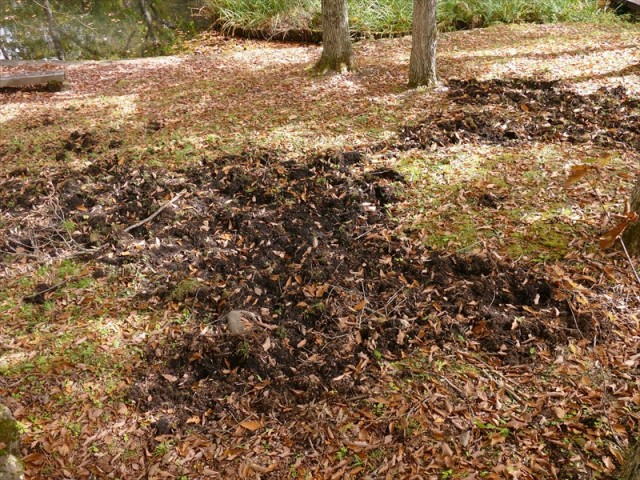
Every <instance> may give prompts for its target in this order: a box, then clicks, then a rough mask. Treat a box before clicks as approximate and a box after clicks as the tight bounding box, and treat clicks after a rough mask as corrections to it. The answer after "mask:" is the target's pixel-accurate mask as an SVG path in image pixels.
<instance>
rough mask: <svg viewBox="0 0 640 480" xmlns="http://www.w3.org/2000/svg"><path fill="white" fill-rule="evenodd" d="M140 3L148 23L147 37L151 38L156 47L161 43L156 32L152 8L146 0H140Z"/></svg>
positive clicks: (145, 20) (145, 21)
mask: <svg viewBox="0 0 640 480" xmlns="http://www.w3.org/2000/svg"><path fill="white" fill-rule="evenodd" d="M138 3H139V4H140V10H141V11H142V16H143V17H144V23H145V24H146V25H147V38H150V39H151V42H152V43H153V46H154V47H157V46H158V45H159V44H160V41H159V40H158V35H157V34H156V23H155V21H154V19H153V15H151V10H150V9H149V7H148V6H147V2H146V0H138Z"/></svg>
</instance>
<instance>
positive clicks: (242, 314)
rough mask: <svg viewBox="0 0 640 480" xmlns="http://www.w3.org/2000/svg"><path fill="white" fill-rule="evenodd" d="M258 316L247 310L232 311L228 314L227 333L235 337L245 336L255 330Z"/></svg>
mask: <svg viewBox="0 0 640 480" xmlns="http://www.w3.org/2000/svg"><path fill="white" fill-rule="evenodd" d="M256 320H257V315H256V314H255V313H251V312H248V311H246V310H231V311H230V312H229V313H227V331H228V332H229V333H232V334H234V335H243V334H245V333H247V332H250V331H251V330H253V327H254V325H255V321H256Z"/></svg>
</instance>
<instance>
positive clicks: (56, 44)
mask: <svg viewBox="0 0 640 480" xmlns="http://www.w3.org/2000/svg"><path fill="white" fill-rule="evenodd" d="M44 13H45V14H46V15H47V26H48V28H49V35H50V36H51V41H52V42H53V48H54V49H55V51H56V57H58V60H64V50H63V48H62V43H61V42H60V36H59V35H58V30H57V29H56V24H55V22H54V20H53V11H52V10H51V4H50V3H49V0H44Z"/></svg>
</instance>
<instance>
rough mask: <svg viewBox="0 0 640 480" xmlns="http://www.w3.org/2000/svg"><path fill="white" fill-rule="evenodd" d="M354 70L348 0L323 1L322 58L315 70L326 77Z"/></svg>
mask: <svg viewBox="0 0 640 480" xmlns="http://www.w3.org/2000/svg"><path fill="white" fill-rule="evenodd" d="M354 69H355V64H354V60H353V47H352V45H351V34H350V32H349V12H348V10H347V0H322V56H321V57H320V60H318V63H316V65H315V67H314V70H315V72H316V73H318V74H319V75H324V74H326V73H328V72H338V73H344V72H347V71H349V70H354Z"/></svg>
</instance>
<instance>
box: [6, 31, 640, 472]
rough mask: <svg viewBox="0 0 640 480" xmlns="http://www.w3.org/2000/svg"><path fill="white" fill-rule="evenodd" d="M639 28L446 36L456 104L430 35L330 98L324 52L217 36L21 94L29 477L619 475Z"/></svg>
mask: <svg viewBox="0 0 640 480" xmlns="http://www.w3.org/2000/svg"><path fill="white" fill-rule="evenodd" d="M636 36H637V30H633V28H631V27H628V28H622V27H620V26H598V27H597V28H596V27H594V26H575V25H561V26H521V27H505V26H502V27H497V28H495V29H488V30H478V31H473V32H458V33H455V34H447V35H443V36H442V41H441V46H442V48H441V53H440V57H439V60H440V64H439V67H440V73H441V78H442V80H443V84H444V85H443V87H442V88H438V89H436V90H427V91H414V90H406V89H405V88H404V83H405V81H406V78H405V77H406V63H407V60H408V54H409V47H410V41H409V40H408V39H398V40H393V41H391V40H388V41H387V40H385V41H381V42H363V43H359V44H357V45H356V47H355V48H356V51H357V54H358V58H359V66H360V70H359V71H358V72H353V73H349V74H347V75H342V76H334V77H323V78H313V77H310V76H309V75H308V74H307V73H306V72H305V69H304V67H305V66H308V65H307V64H311V63H312V61H313V60H314V59H315V58H316V57H317V55H318V54H319V51H318V49H317V47H308V46H299V45H280V46H278V45H271V44H266V43H261V42H250V41H237V42H236V41H234V40H230V39H224V38H220V37H215V36H213V37H204V38H203V39H201V41H200V43H194V54H193V55H189V56H182V57H166V58H159V59H144V60H135V61H128V62H113V63H98V64H93V63H87V64H74V65H69V66H68V70H69V71H68V74H69V75H68V79H69V80H68V86H67V89H66V90H63V91H62V92H58V93H52V92H45V91H40V90H36V89H34V90H28V89H27V90H23V91H3V92H0V100H1V101H2V102H3V103H2V104H0V122H2V124H3V128H4V127H5V126H6V127H7V128H8V129H11V131H12V136H11V137H10V138H9V137H2V138H0V157H2V159H3V162H2V163H1V164H0V214H1V217H0V245H1V247H0V249H1V250H2V255H3V257H2V262H1V263H0V272H1V273H2V277H1V278H0V312H1V313H2V316H3V319H5V318H6V319H7V320H6V321H5V322H4V323H3V327H2V328H0V374H1V375H0V396H1V398H2V402H3V403H6V404H7V405H8V406H9V407H10V408H11V410H12V411H13V412H14V414H15V416H16V418H18V420H19V421H20V427H21V430H22V431H23V454H24V460H25V465H26V468H27V473H28V475H29V476H30V478H60V479H62V478H135V479H161V478H180V479H187V478H188V479H200V478H202V479H204V478H207V479H208V478H221V479H223V478H265V479H267V478H269V479H271V478H273V479H285V478H335V479H337V478H363V479H364V478H370V479H374V478H434V479H436V478H437V479H478V478H486V479H516V478H517V479H539V478H545V479H547V478H548V479H553V478H557V479H580V480H582V479H587V478H599V479H606V478H616V474H615V471H616V468H617V467H618V466H619V465H620V463H621V462H622V460H623V452H624V450H625V448H626V447H627V446H628V445H629V442H630V440H631V439H632V438H633V437H634V436H635V435H636V434H637V432H638V425H639V418H640V417H639V412H640V393H638V392H640V389H639V388H638V387H639V384H638V375H637V374H638V368H639V366H640V356H639V355H638V354H637V351H638V346H639V345H640V339H639V338H638V331H637V330H638V317H637V311H638V308H639V305H640V298H639V297H638V286H637V284H636V283H634V282H635V280H634V279H633V278H634V277H633V276H632V271H631V270H630V267H629V263H628V260H627V259H626V257H625V256H624V255H623V254H622V253H621V252H619V251H615V250H614V249H609V250H606V251H604V252H601V251H598V250H597V245H598V237H600V236H602V235H603V234H604V233H605V232H607V231H609V232H611V231H612V226H613V225H615V224H616V223H617V222H618V221H619V220H620V218H622V217H623V215H622V212H623V205H624V200H625V192H626V189H627V187H628V185H629V184H631V183H632V182H633V181H635V178H636V176H637V175H638V173H639V168H638V165H639V163H638V153H637V148H638V146H639V145H640V138H639V136H640V135H639V131H638V125H637V124H638V121H637V120H638V115H639V113H640V110H639V99H638V93H639V92H640V87H639V86H640V81H638V76H637V67H636V66H634V65H635V64H636V63H637V62H638V61H640V52H638V51H637V42H635V38H636ZM549 39H553V43H550V41H549ZM576 45H581V46H582V47H581V48H580V49H576ZM514 48H515V49H516V50H517V53H516V54H514V51H513V50H514ZM541 52H543V53H541ZM18 67H19V66H18ZM18 67H16V66H9V67H6V68H8V70H9V71H14V70H17V68H18ZM45 67H46V65H45ZM605 67H606V68H605ZM3 68H4V67H3ZM20 68H21V67H20ZM42 68H44V67H42ZM52 68H53V67H52ZM514 72H515V73H517V76H514ZM160 87H162V88H160ZM598 177H599V178H598ZM603 179H604V181H602V180H603ZM613 231H615V229H614V230H613ZM611 240H612V241H611V242H609V243H613V240H615V239H611ZM609 246H610V245H609ZM232 310H243V311H247V312H251V313H252V314H253V315H255V317H252V318H253V328H252V329H250V330H248V331H246V332H245V333H243V334H234V333H232V332H230V331H229V330H228V328H227V320H226V315H227V314H228V313H229V312H230V311H232Z"/></svg>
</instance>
